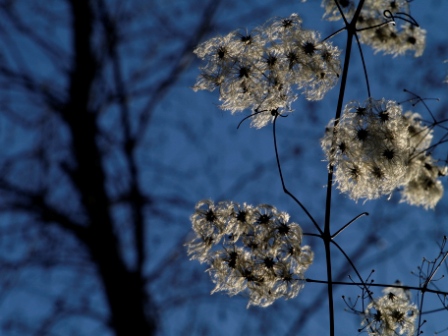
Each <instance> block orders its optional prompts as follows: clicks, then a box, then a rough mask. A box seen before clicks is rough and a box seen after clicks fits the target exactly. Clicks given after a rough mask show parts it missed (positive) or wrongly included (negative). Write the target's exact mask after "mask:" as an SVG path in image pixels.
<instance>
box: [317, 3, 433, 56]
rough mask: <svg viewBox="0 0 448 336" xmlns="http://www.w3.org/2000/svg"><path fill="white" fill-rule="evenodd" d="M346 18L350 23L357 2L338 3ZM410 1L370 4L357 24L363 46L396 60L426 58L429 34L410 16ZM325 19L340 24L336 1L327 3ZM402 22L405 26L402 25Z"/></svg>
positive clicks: (364, 9) (364, 8)
mask: <svg viewBox="0 0 448 336" xmlns="http://www.w3.org/2000/svg"><path fill="white" fill-rule="evenodd" d="M337 2H338V3H339V6H340V8H341V9H342V11H343V12H344V15H345V17H346V18H347V19H348V20H349V21H350V20H351V18H352V17H353V14H354V12H355V9H356V3H357V2H355V1H353V0H337ZM409 2H410V1H409V0H396V1H390V0H366V1H365V2H364V5H363V8H362V10H361V12H360V15H359V17H358V20H357V22H356V29H357V30H358V33H357V34H358V36H359V40H360V42H361V43H364V44H367V45H370V46H371V47H372V48H373V49H374V50H375V52H379V51H381V52H383V53H384V54H391V55H393V56H399V55H403V54H405V53H406V52H408V51H413V52H414V56H415V57H419V56H421V55H422V54H423V51H424V49H425V40H426V31H425V30H424V29H421V28H420V27H419V26H418V25H417V23H416V22H415V20H414V19H413V18H412V17H411V16H410V10H409ZM322 6H323V7H324V8H325V14H324V17H325V18H327V19H328V20H340V19H341V14H340V11H339V9H338V7H337V5H336V4H335V0H323V1H322ZM400 22H401V23H400Z"/></svg>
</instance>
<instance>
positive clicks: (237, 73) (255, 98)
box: [193, 14, 340, 128]
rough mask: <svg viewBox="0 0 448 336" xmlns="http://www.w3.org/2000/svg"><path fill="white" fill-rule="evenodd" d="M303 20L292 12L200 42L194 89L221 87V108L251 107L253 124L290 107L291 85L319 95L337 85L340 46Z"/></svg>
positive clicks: (314, 96)
mask: <svg viewBox="0 0 448 336" xmlns="http://www.w3.org/2000/svg"><path fill="white" fill-rule="evenodd" d="M301 23H302V20H301V19H300V17H299V16H298V15H296V14H292V15H291V16H290V17H288V18H284V19H274V20H272V21H269V22H267V23H266V24H265V25H264V26H261V27H258V28H256V29H254V30H253V31H252V32H251V33H247V32H238V31H234V32H231V33H230V34H228V35H226V36H222V37H215V38H212V39H210V40H208V41H206V42H204V43H202V44H201V45H199V46H198V47H197V48H196V50H195V51H194V52H195V54H196V55H197V56H198V57H199V58H201V59H202V60H204V61H206V64H205V65H204V66H203V67H201V74H200V76H199V78H198V80H197V83H196V85H195V86H194V87H193V88H194V89H195V90H209V91H213V90H214V89H216V88H219V93H220V97H219V99H220V100H221V101H222V102H223V103H222V105H221V108H222V109H224V110H230V111H231V112H232V113H234V112H237V111H243V110H245V109H251V110H252V111H254V113H253V116H252V126H254V127H256V128H260V127H263V126H265V125H267V124H268V123H269V121H270V120H272V119H273V116H276V115H278V114H280V115H282V114H284V113H286V112H290V111H291V103H292V102H293V101H295V100H296V99H297V94H296V93H295V92H294V89H295V88H299V89H302V90H303V92H304V94H305V96H306V97H307V99H310V100H318V99H322V98H323V96H324V94H325V93H326V92H327V91H328V90H329V89H331V88H332V87H333V86H334V85H335V84H336V81H337V78H338V76H339V72H340V60H339V55H340V51H339V50H338V49H337V48H336V47H333V46H332V45H331V43H329V42H327V41H321V39H320V36H319V34H318V33H317V32H315V31H312V30H305V29H303V28H302V26H301Z"/></svg>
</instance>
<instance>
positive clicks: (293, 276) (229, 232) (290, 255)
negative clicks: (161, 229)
mask: <svg viewBox="0 0 448 336" xmlns="http://www.w3.org/2000/svg"><path fill="white" fill-rule="evenodd" d="M191 222H192V224H193V230H194V232H195V238H194V239H193V240H192V241H190V242H189V243H188V244H187V247H188V254H189V255H190V256H191V259H197V260H199V261H200V262H201V263H202V262H206V263H207V264H209V266H210V267H209V269H208V270H207V271H208V273H209V274H210V276H211V278H212V280H213V282H214V283H215V284H216V287H215V289H214V290H213V291H212V293H215V292H217V291H225V292H227V293H228V294H229V295H235V294H238V293H241V292H245V293H247V294H248V296H249V303H248V307H249V306H250V305H257V306H262V307H266V306H269V305H271V304H272V303H273V302H274V301H275V300H277V299H279V298H282V297H283V298H285V299H290V298H293V297H295V296H297V294H298V293H299V291H300V290H301V289H302V288H303V286H304V281H303V279H304V272H305V271H306V270H307V269H308V267H309V266H310V265H311V263H312V261H313V252H312V251H311V249H310V247H309V246H301V243H302V229H301V228H300V226H299V225H298V224H296V223H290V222H289V215H288V214H287V213H285V212H280V211H278V210H277V209H276V208H274V207H273V206H270V205H265V204H262V205H259V206H256V207H254V206H251V205H247V204H245V203H244V204H242V205H241V204H238V203H235V202H219V203H217V204H215V203H214V202H212V201H210V200H204V201H201V202H199V203H198V204H197V205H196V211H195V213H194V214H193V215H192V216H191Z"/></svg>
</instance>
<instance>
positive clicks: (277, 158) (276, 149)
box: [272, 116, 323, 235]
mask: <svg viewBox="0 0 448 336" xmlns="http://www.w3.org/2000/svg"><path fill="white" fill-rule="evenodd" d="M277 117H278V116H275V117H274V122H273V127H272V128H273V135H274V149H275V158H276V160H277V167H278V173H279V175H280V180H281V182H282V187H283V191H284V192H285V194H287V195H288V196H289V197H291V198H292V199H293V200H294V201H295V202H296V203H297V204H298V205H299V206H300V208H301V209H302V210H303V211H304V212H305V214H306V215H307V216H308V218H309V219H310V220H311V222H313V224H314V226H315V227H316V229H317V231H319V233H320V234H321V235H322V234H323V232H322V229H321V228H320V227H319V225H318V224H317V222H316V220H315V219H314V218H313V216H312V215H311V214H310V213H309V211H308V210H307V208H306V207H305V206H304V205H303V204H302V202H300V201H299V200H298V199H297V197H295V196H294V195H293V194H292V193H291V192H290V191H289V190H288V189H287V188H286V185H285V180H284V179H283V173H282V167H281V164H280V158H279V155H278V147H277V134H276V127H275V126H276V122H277Z"/></svg>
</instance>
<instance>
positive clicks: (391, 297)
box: [362, 287, 418, 336]
mask: <svg viewBox="0 0 448 336" xmlns="http://www.w3.org/2000/svg"><path fill="white" fill-rule="evenodd" d="M383 293H384V295H383V296H382V297H380V298H379V299H374V300H372V302H370V303H369V304H368V305H367V307H366V310H365V312H364V320H363V322H362V325H364V326H365V330H366V331H367V333H368V334H369V336H396V335H414V332H415V321H416V319H417V317H418V309H417V307H416V306H415V305H414V304H412V303H411V302H410V293H409V292H407V291H405V290H403V289H402V288H395V287H388V288H384V290H383Z"/></svg>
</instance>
